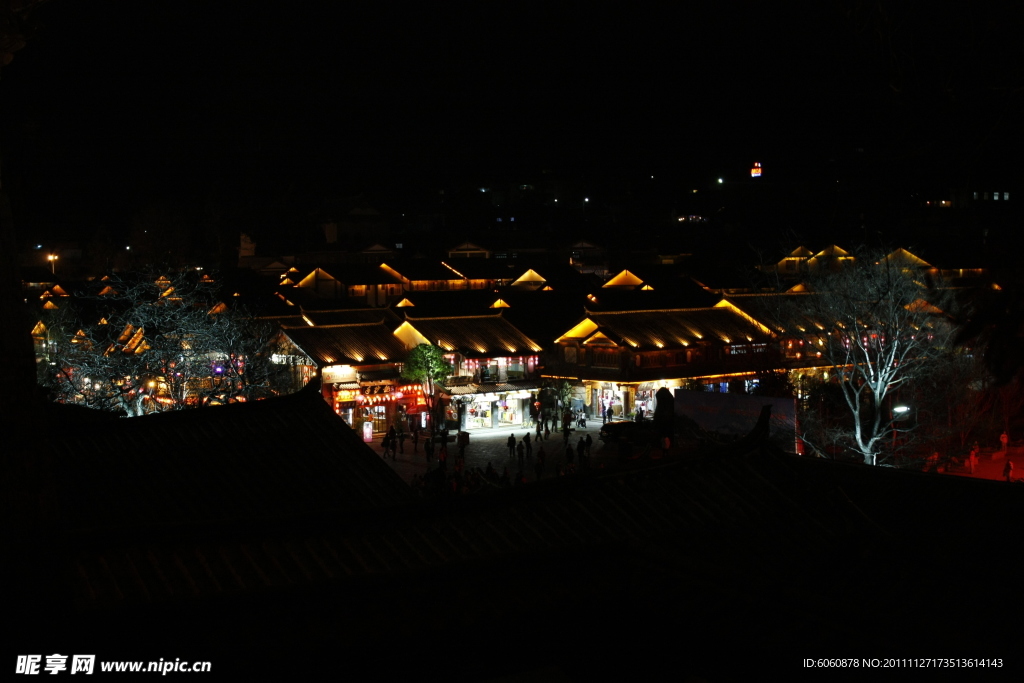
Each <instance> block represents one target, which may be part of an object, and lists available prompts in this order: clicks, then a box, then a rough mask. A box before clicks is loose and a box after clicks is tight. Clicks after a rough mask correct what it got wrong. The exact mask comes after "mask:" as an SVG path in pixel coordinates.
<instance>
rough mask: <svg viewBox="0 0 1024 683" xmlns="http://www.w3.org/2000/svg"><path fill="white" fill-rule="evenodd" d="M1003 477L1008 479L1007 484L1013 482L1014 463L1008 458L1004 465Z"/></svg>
mask: <svg viewBox="0 0 1024 683" xmlns="http://www.w3.org/2000/svg"><path fill="white" fill-rule="evenodd" d="M1003 476H1004V477H1006V481H1007V483H1009V482H1011V481H1013V461H1012V460H1010V459H1009V458H1007V460H1006V464H1005V465H1003Z"/></svg>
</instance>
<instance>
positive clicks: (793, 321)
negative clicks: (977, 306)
mask: <svg viewBox="0 0 1024 683" xmlns="http://www.w3.org/2000/svg"><path fill="white" fill-rule="evenodd" d="M806 283H807V285H808V286H809V288H810V289H811V290H812V292H813V293H812V294H808V295H805V296H799V297H779V301H780V306H779V313H780V316H779V321H778V323H779V327H780V331H781V333H782V334H783V335H785V336H789V337H791V338H799V339H800V341H801V342H802V343H803V344H805V345H806V346H805V348H806V351H805V353H806V356H807V357H812V356H813V357H820V359H821V360H822V361H823V362H824V363H825V364H827V365H828V366H829V367H830V369H831V372H830V374H831V376H832V377H833V378H834V380H835V381H836V382H837V383H838V386H839V388H840V390H841V393H842V398H843V403H844V404H845V406H846V409H847V411H848V413H849V416H850V418H851V421H850V424H849V427H848V429H847V430H846V433H845V434H844V435H843V438H842V441H843V442H845V445H846V446H847V447H848V448H850V449H852V450H853V451H854V452H856V453H858V454H859V455H860V456H861V457H862V458H863V460H864V462H865V463H866V464H870V465H874V464H878V456H879V455H880V454H881V453H882V452H883V451H884V450H885V447H886V444H887V443H888V442H889V441H890V440H891V439H892V437H893V435H894V433H898V432H899V431H901V430H902V429H904V427H902V424H903V423H902V422H901V419H900V417H901V416H900V415H899V414H898V413H895V412H894V411H893V406H892V405H891V404H890V403H891V396H892V394H893V392H894V391H896V390H898V389H899V388H900V387H902V386H904V385H906V384H908V383H909V382H911V381H912V380H914V379H915V378H917V377H920V376H922V375H923V374H924V373H926V372H928V371H929V368H930V367H931V365H932V364H933V363H934V361H935V359H936V357H937V355H938V353H939V352H940V351H942V350H943V349H946V348H948V347H949V337H950V334H951V332H952V327H951V325H949V324H948V322H947V316H946V315H945V314H944V313H943V311H942V309H941V308H940V307H938V306H936V303H939V304H942V305H944V304H945V301H946V300H945V299H943V300H942V301H937V300H936V291H937V290H936V289H935V288H931V287H927V286H926V284H925V282H924V278H923V276H922V273H920V272H919V271H917V270H916V269H914V268H913V267H912V266H911V265H910V264H905V263H901V262H898V261H894V260H892V259H889V258H887V257H885V256H884V255H883V254H881V253H862V254H860V255H858V256H857V258H856V259H848V260H843V261H841V262H837V263H835V264H833V265H832V267H828V268H822V269H820V270H818V271H817V272H814V273H812V274H810V276H809V277H808V279H807V280H806ZM929 300H931V302H929ZM812 445H813V444H812Z"/></svg>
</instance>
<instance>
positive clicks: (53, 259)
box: [46, 254, 58, 275]
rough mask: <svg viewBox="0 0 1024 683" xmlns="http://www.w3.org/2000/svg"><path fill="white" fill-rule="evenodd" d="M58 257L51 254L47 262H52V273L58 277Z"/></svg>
mask: <svg viewBox="0 0 1024 683" xmlns="http://www.w3.org/2000/svg"><path fill="white" fill-rule="evenodd" d="M57 258H58V257H57V255H56V254H50V255H49V256H47V257H46V260H47V261H49V262H50V273H52V274H54V275H56V273H57Z"/></svg>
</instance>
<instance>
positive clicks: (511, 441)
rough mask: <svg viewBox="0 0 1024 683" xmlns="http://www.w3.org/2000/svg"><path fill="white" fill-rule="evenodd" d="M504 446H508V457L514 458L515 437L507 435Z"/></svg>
mask: <svg viewBox="0 0 1024 683" xmlns="http://www.w3.org/2000/svg"><path fill="white" fill-rule="evenodd" d="M505 445H506V446H508V457H510V458H514V457H515V455H516V435H515V434H509V435H508V439H507V440H506V441H505Z"/></svg>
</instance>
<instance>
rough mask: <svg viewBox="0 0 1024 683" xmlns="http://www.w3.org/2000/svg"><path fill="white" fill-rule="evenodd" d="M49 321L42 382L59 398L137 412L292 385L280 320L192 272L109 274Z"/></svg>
mask: <svg viewBox="0 0 1024 683" xmlns="http://www.w3.org/2000/svg"><path fill="white" fill-rule="evenodd" d="M76 303H77V305H75V304H76ZM47 323H48V326H49V327H50V338H51V339H52V340H53V344H52V348H51V349H50V358H49V362H48V365H47V367H48V368H49V369H50V372H48V373H46V376H45V377H44V379H43V383H44V384H45V385H46V386H47V387H48V388H49V389H50V391H51V392H52V393H53V394H54V397H55V399H56V400H59V401H63V402H68V403H79V404H84V405H88V406H91V407H95V408H100V409H106V410H113V411H117V412H121V413H123V414H125V415H127V416H130V417H131V416H137V415H142V414H145V413H148V412H154V411H157V412H159V411H166V410H180V409H182V408H187V407H194V406H201V405H206V404H209V403H225V402H232V401H236V400H250V399H256V398H262V397H264V396H267V395H270V394H273V393H277V392H279V391H287V390H289V389H291V388H292V387H288V386H287V385H285V384H283V383H282V382H283V381H284V378H283V377H282V376H281V373H280V372H279V370H278V368H277V366H275V365H274V363H273V360H272V358H271V354H272V353H273V344H274V342H275V340H276V338H277V336H276V330H275V329H274V328H273V326H272V325H270V324H269V323H268V322H264V321H258V320H256V319H254V318H253V317H251V316H249V315H247V314H246V313H245V312H243V311H237V310H232V309H230V308H228V307H226V306H224V305H223V304H222V303H221V302H220V301H219V298H218V297H217V293H216V290H215V285H214V284H213V282H212V280H210V279H208V278H207V279H200V278H199V277H198V276H197V275H196V274H195V272H194V271H193V272H192V273H189V272H184V273H173V274H166V275H162V276H160V277H157V276H155V275H154V274H149V275H147V276H140V277H132V278H116V279H111V280H108V281H107V282H106V283H105V287H104V289H103V290H102V292H101V293H97V294H94V295H92V296H89V297H80V298H78V300H77V302H75V303H72V304H65V305H64V306H62V308H61V309H60V310H59V311H58V312H57V313H56V314H55V315H54V316H52V317H51V318H50V319H49V320H48V321H47Z"/></svg>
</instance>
